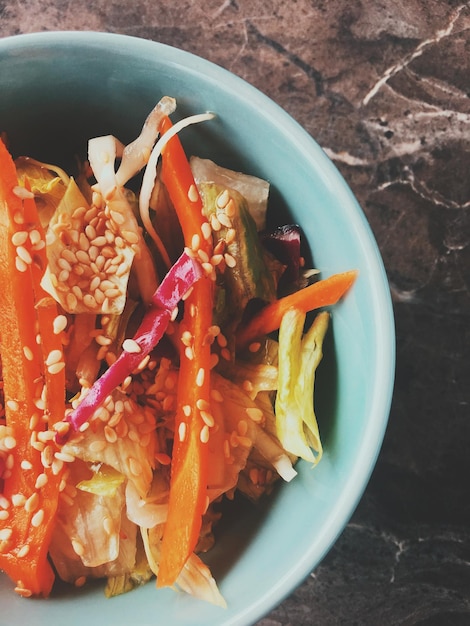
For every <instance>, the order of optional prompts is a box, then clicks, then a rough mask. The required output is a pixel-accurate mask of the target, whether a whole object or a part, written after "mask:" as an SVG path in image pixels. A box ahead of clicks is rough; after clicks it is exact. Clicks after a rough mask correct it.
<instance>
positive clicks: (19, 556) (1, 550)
mask: <svg viewBox="0 0 470 626" xmlns="http://www.w3.org/2000/svg"><path fill="white" fill-rule="evenodd" d="M23 191H24V190H23ZM25 193H26V196H27V195H28V192H27V190H26V192H25ZM21 195H22V194H21V191H20V190H19V188H18V180H17V176H16V169H15V165H14V162H13V160H12V158H11V156H10V154H9V153H8V151H7V149H6V147H5V145H4V144H3V143H2V142H1V141H0V281H1V284H2V297H1V298H0V354H1V360H2V375H3V386H4V398H5V423H4V425H3V426H2V427H0V431H1V435H0V453H1V452H2V451H3V453H5V450H7V451H8V456H7V459H8V460H9V461H8V463H7V471H6V472H5V471H4V472H3V476H2V477H1V478H2V479H3V490H2V496H1V497H2V510H6V511H8V515H4V516H3V517H1V519H0V569H2V570H4V571H5V572H6V573H7V574H8V575H9V576H10V578H11V579H12V580H13V581H14V582H15V583H16V591H17V592H18V593H19V594H20V595H24V596H29V595H43V596H47V595H48V594H49V593H50V591H51V588H52V584H53V581H54V573H53V570H52V568H51V566H50V564H49V562H48V560H47V552H48V548H49V543H50V538H51V534H52V529H53V522H54V516H55V512H56V509H57V504H58V494H59V484H60V481H61V478H62V476H61V474H62V465H63V463H62V461H60V460H59V459H56V458H55V457H54V455H55V451H56V448H55V447H54V445H53V444H52V443H49V442H48V439H43V440H42V441H41V435H42V434H44V431H45V429H47V427H48V426H47V424H48V422H49V421H51V422H54V421H57V420H58V419H59V418H60V419H61V418H62V417H63V413H64V402H65V400H64V394H65V386H64V383H63V373H62V374H61V372H62V367H61V359H62V356H61V355H62V345H61V341H60V337H59V335H58V334H56V333H55V331H54V327H53V324H52V322H53V319H55V317H56V316H57V311H56V310H55V312H54V309H53V305H52V304H51V303H50V302H49V301H48V302H47V303H43V304H44V305H45V306H42V305H41V303H40V301H39V300H38V298H39V299H42V296H43V293H42V291H41V288H40V285H39V280H40V276H41V271H42V270H43V269H44V266H45V265H44V259H43V258H42V254H43V252H42V251H43V249H44V236H43V231H42V229H41V227H40V222H39V218H38V215H37V211H36V206H35V204H34V202H32V201H31V200H30V199H28V198H25V199H24V200H23V199H22V198H21ZM39 309H40V311H39ZM49 322H51V324H50V326H48V324H49ZM43 340H44V347H43V348H41V345H42V341H43ZM43 350H44V352H43ZM46 350H49V352H48V353H47V355H48V356H49V360H47V356H45V351H46ZM51 350H57V352H54V353H53V355H52V357H51V356H50V351H51ZM56 357H58V358H56ZM62 360H63V359H62ZM50 366H52V367H50ZM55 377H57V379H55ZM56 380H57V382H56ZM58 388H59V389H60V392H59V393H58V394H57V396H56V397H54V399H52V393H54V394H55V393H56V391H57V389H58Z"/></svg>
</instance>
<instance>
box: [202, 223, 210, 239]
mask: <svg viewBox="0 0 470 626" xmlns="http://www.w3.org/2000/svg"><path fill="white" fill-rule="evenodd" d="M201 233H202V236H203V237H204V239H205V240H206V241H210V239H211V237H212V228H211V225H210V224H209V222H203V223H202V224H201Z"/></svg>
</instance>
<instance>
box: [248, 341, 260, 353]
mask: <svg viewBox="0 0 470 626" xmlns="http://www.w3.org/2000/svg"><path fill="white" fill-rule="evenodd" d="M260 348H261V344H260V342H259V341H253V343H250V345H249V346H248V350H249V351H250V352H258V350H259V349H260Z"/></svg>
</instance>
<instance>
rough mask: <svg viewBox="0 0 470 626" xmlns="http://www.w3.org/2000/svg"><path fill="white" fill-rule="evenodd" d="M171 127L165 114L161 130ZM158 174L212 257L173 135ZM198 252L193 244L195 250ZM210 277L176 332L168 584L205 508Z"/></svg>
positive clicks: (189, 236)
mask: <svg viewBox="0 0 470 626" xmlns="http://www.w3.org/2000/svg"><path fill="white" fill-rule="evenodd" d="M170 127H171V121H170V120H169V119H168V118H166V119H165V120H164V121H163V124H162V128H161V130H162V132H165V131H166V130H168V129H169V128H170ZM162 180H163V182H164V184H165V186H166V188H167V191H168V193H169V196H170V199H171V201H172V203H173V205H174V207H175V210H176V213H177V215H178V219H179V222H180V224H181V227H182V230H183V236H184V241H185V245H186V246H187V247H189V248H192V249H193V250H194V249H197V248H199V249H201V250H203V252H205V253H206V254H207V255H208V257H209V258H210V257H211V255H212V238H210V239H206V237H205V236H204V228H203V224H204V222H206V223H207V221H206V219H205V218H204V216H203V215H202V201H201V198H200V197H199V193H198V192H197V188H196V185H195V183H194V178H193V175H192V172H191V168H190V166H189V163H188V160H187V158H186V154H185V152H184V149H183V147H182V145H181V143H180V140H179V138H178V137H177V136H175V137H173V138H172V139H171V140H170V141H169V142H168V144H167V145H166V146H165V148H164V150H163V152H162ZM195 252H196V250H195ZM212 309H213V282H212V280H210V279H209V278H206V279H202V280H200V281H198V282H197V283H196V284H195V285H194V287H193V290H192V292H191V294H190V295H189V297H188V298H187V300H186V302H185V312H184V318H183V320H182V322H181V325H180V332H181V334H182V333H185V335H186V336H190V337H191V338H192V343H191V346H190V348H189V349H187V346H185V345H184V344H183V343H181V350H180V374H179V379H178V390H177V410H176V418H175V438H174V444H173V455H172V464H171V484H170V498H169V508H168V519H167V522H166V526H165V532H164V535H163V543H162V552H161V560H160V564H159V571H158V577H157V586H158V587H165V586H170V585H172V584H173V583H174V582H175V581H176V579H177V577H178V575H179V573H180V572H181V569H182V568H183V566H184V564H185V563H186V561H187V559H188V558H189V556H190V555H191V553H192V552H193V551H194V548H195V547H196V544H197V541H198V539H199V533H200V530H201V523H202V515H203V514H204V511H205V509H206V506H207V503H206V494H207V474H208V468H207V463H208V444H207V441H206V434H207V433H208V428H207V426H206V425H205V423H204V420H203V419H202V417H201V410H200V408H198V407H201V406H207V405H208V403H209V402H210V343H209V342H208V341H207V337H208V329H209V327H210V325H211V324H212Z"/></svg>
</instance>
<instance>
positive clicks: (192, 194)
mask: <svg viewBox="0 0 470 626" xmlns="http://www.w3.org/2000/svg"><path fill="white" fill-rule="evenodd" d="M188 200H189V201H190V202H197V201H198V200H199V193H198V191H197V187H196V185H195V184H194V183H192V184H191V185H190V187H189V189H188Z"/></svg>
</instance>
